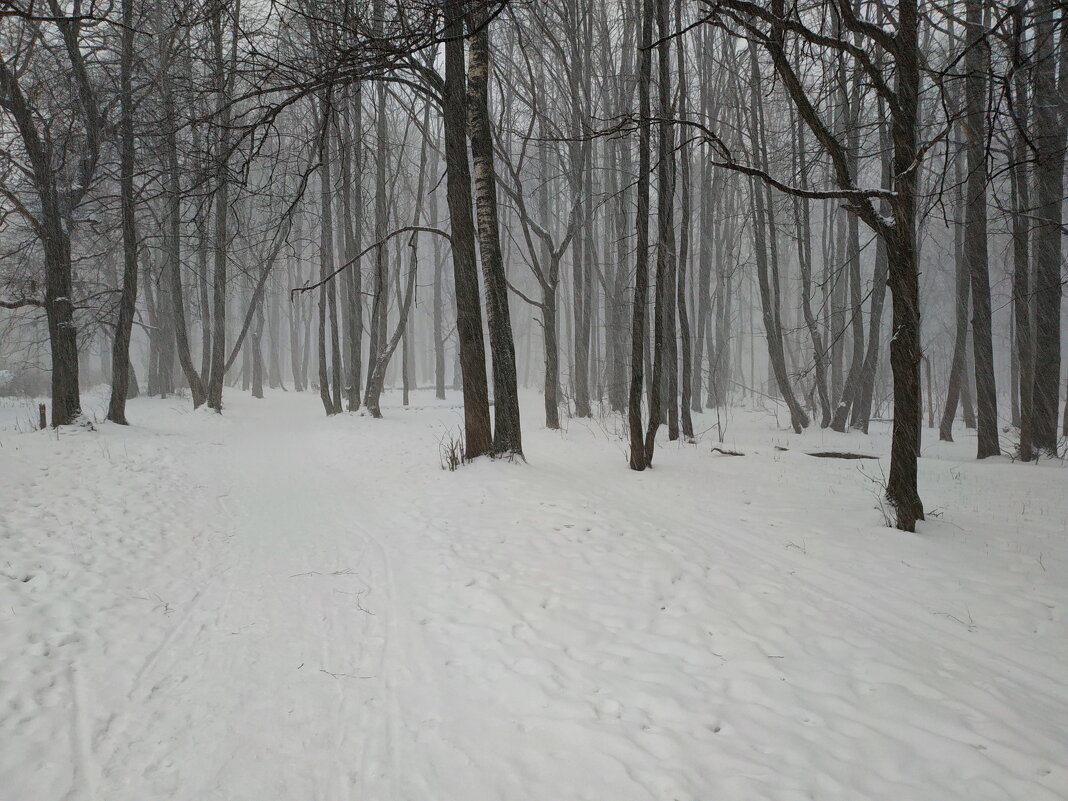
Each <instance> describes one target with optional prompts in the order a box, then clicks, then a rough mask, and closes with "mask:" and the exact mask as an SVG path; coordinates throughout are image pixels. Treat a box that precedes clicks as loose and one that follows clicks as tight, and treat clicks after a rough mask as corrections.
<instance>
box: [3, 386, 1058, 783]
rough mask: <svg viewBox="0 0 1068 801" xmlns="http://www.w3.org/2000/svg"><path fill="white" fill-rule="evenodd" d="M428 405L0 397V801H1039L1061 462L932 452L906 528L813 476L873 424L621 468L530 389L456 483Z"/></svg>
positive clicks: (745, 417)
mask: <svg viewBox="0 0 1068 801" xmlns="http://www.w3.org/2000/svg"><path fill="white" fill-rule="evenodd" d="M389 400H392V401H393V402H394V403H395V402H396V396H391V397H390V398H389ZM452 403H453V402H449V403H444V404H443V403H438V402H435V401H433V400H432V399H431V398H430V396H429V395H426V394H425V393H422V392H420V393H417V394H416V395H415V397H414V400H413V407H412V408H411V409H407V410H402V409H400V408H397V407H396V406H395V405H391V406H387V408H386V414H387V419H385V420H380V421H379V420H372V419H370V418H368V417H363V416H358V415H349V414H346V415H342V416H339V417H336V418H333V419H326V418H325V417H323V415H322V412H321V406H320V405H319V401H318V398H317V397H315V396H314V395H312V394H304V395H299V396H298V395H295V394H293V393H290V394H288V395H282V394H277V393H276V394H273V395H272V396H270V397H269V398H268V399H266V400H264V401H254V400H252V399H251V398H248V397H247V396H241V395H239V394H238V393H236V392H229V393H228V394H227V412H226V414H225V415H224V416H221V417H220V416H217V415H214V414H211V413H208V412H196V413H194V412H192V411H190V409H189V408H188V406H187V403H186V402H185V401H183V400H181V399H174V400H165V401H161V400H154V399H139V400H136V401H134V402H132V403H131V404H130V409H129V417H130V419H131V421H132V422H133V423H134V425H133V426H131V427H130V428H120V427H117V426H113V425H98V426H97V430H96V431H92V432H90V431H84V430H66V429H65V430H63V431H62V432H60V433H59V434H58V436H57V434H56V433H55V432H29V431H27V429H28V428H29V425H28V421H30V420H32V419H33V418H34V417H35V416H36V414H35V412H34V411H33V410H32V408H31V407H29V406H26V405H19V404H15V405H13V406H7V407H5V408H2V409H0V426H2V427H0V799H3V801H52V800H53V799H55V800H58V799H94V800H95V801H127V800H128V801H161V800H162V799H188V801H209V800H210V799H225V800H226V801H231V800H232V801H239V800H240V801H318V800H320V799H321V800H322V801H334V800H340V799H346V800H347V799H353V801H505V800H506V799H507V800H511V799H517V800H518V799H530V801H549V799H552V800H553V801H570V800H571V799H576V800H577V799H589V800H591V801H594V800H595V801H631V800H633V801H638V800H639V799H649V800H650V801H671V799H680V800H687V801H690V800H692V801H698V800H700V801H707V800H710V799H716V801H733V800H735V799H736V800H737V801H751V800H753V799H782V800H783V801H786V800H787V799H820V800H821V801H822V800H825V799H826V800H830V799H841V801H861V800H863V799H887V800H888V801H891V800H892V801H921V800H922V801H927V800H928V799H929V800H930V801H949V800H950V799H962V801H963V800H966V801H984V800H986V799H989V801H1006V799H1020V800H1021V801H1022V800H1024V799H1026V801H1064V799H1065V798H1068V623H1066V620H1068V618H1066V614H1065V613H1066V610H1068V467H1066V466H1065V465H1064V464H1063V463H1059V462H1047V463H1043V464H1040V465H1038V466H1037V467H1036V466H1033V465H1020V464H1012V463H1010V461H1009V460H1008V459H994V460H987V461H985V462H976V461H975V460H974V459H973V458H972V456H973V454H974V440H973V439H972V438H970V437H964V438H963V441H962V442H960V443H957V444H953V445H944V444H941V443H937V442H933V441H932V440H933V439H934V437H933V436H931V432H926V433H927V435H928V445H927V447H926V448H925V451H924V458H923V459H922V465H921V479H922V495H923V498H924V501H925V503H926V505H927V507H928V509H930V510H932V513H931V515H930V518H929V520H928V522H927V523H926V524H923V525H922V526H921V528H920V531H919V533H917V534H915V535H913V534H904V533H901V532H898V531H895V530H893V529H887V528H885V527H884V526H883V522H882V515H881V513H880V511H879V510H878V509H877V508H876V505H877V497H878V495H879V494H880V492H881V490H880V488H879V481H880V480H881V466H882V467H885V465H886V460H885V458H884V459H883V460H882V461H880V462H876V461H841V460H832V459H815V458H812V457H810V456H807V455H805V453H804V450H816V449H821V448H833V449H836V450H843V449H853V450H860V451H864V452H868V453H873V454H878V455H881V456H883V457H885V455H886V454H887V452H888V437H887V434H886V431H885V430H880V431H879V432H877V433H876V434H875V435H873V436H872V437H870V438H868V437H863V436H859V435H848V436H847V435H838V434H834V433H832V432H828V433H821V432H818V431H816V432H808V433H806V434H805V435H803V436H801V437H797V436H794V435H793V434H791V433H788V432H784V431H783V430H781V428H780V427H778V426H777V424H776V419H775V417H774V416H773V414H771V413H770V412H769V413H762V412H759V411H753V410H750V411H742V410H734V411H732V412H730V413H728V414H727V415H726V416H724V417H722V419H721V422H722V423H725V424H726V434H725V437H724V447H725V448H734V449H737V450H740V451H743V452H744V453H745V456H744V457H729V456H724V455H721V454H718V453H712V452H710V448H711V446H712V445H714V444H718V442H717V441H716V437H715V433H716V430H715V428H714V427H715V426H716V424H717V417H716V415H715V414H704V415H701V416H700V418H699V419H698V421H697V422H698V428H700V429H702V430H704V431H705V434H704V436H703V438H702V441H701V442H700V444H698V445H679V444H675V443H671V444H669V443H667V441H666V437H665V438H664V441H663V442H662V444H661V445H660V447H659V449H658V451H657V460H656V468H655V469H654V470H651V471H647V472H645V473H641V474H638V473H633V472H631V471H629V470H628V469H627V467H626V463H625V446H624V443H623V442H622V441H621V440H620V438H619V432H620V423H619V422H618V421H617V420H614V419H612V418H607V419H601V420H599V421H577V420H571V421H569V430H568V431H567V432H566V433H563V434H561V433H553V432H548V431H546V430H544V429H542V428H541V427H540V425H539V413H540V408H541V400H540V398H538V397H536V396H533V395H531V396H529V397H526V398H525V408H524V412H525V414H526V418H525V419H526V429H525V432H524V434H525V439H526V442H525V444H526V450H527V456H528V459H529V461H528V463H527V464H506V463H489V462H482V463H476V464H474V465H470V466H466V467H464V468H462V469H460V470H459V471H457V472H454V473H450V472H446V471H443V470H442V469H441V468H440V464H439V463H440V457H439V442H440V440H441V439H442V437H443V436H445V435H446V434H447V433H449V432H453V431H455V430H456V429H457V428H458V426H459V424H460V420H461V413H460V410H459V409H458V408H455V407H454V406H453V405H452ZM87 406H89V407H90V408H95V409H97V410H99V409H100V408H101V407H102V406H103V403H102V401H100V400H99V399H97V400H95V401H90V402H89V403H88V404H87ZM98 414H99V413H98ZM779 422H785V420H781V421H779ZM19 428H21V429H22V432H20V431H18V430H17V429H19ZM776 446H778V448H787V449H788V450H779V449H778V448H777V447H776Z"/></svg>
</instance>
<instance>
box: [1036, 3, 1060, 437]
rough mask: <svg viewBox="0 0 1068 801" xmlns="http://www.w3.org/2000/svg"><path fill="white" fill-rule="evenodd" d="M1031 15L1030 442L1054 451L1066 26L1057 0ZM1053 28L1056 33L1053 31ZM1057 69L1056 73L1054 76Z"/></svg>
mask: <svg viewBox="0 0 1068 801" xmlns="http://www.w3.org/2000/svg"><path fill="white" fill-rule="evenodd" d="M1036 8H1037V14H1036V19H1035V23H1036V24H1035V32H1034V37H1035V93H1034V103H1033V108H1034V122H1035V124H1034V136H1033V140H1034V143H1035V210H1034V212H1033V217H1034V226H1035V231H1034V237H1035V239H1034V264H1035V282H1034V286H1033V287H1032V291H1033V292H1034V298H1035V322H1034V324H1035V343H1034V388H1033V390H1032V400H1031V402H1032V441H1033V444H1034V447H1035V448H1037V449H1040V450H1042V451H1045V452H1046V453H1049V454H1052V455H1056V453H1057V411H1058V409H1057V407H1058V403H1057V400H1058V396H1059V391H1060V386H1059V384H1060V371H1061V291H1062V290H1061V237H1062V236H1063V233H1062V230H1061V226H1062V214H1063V211H1062V207H1063V198H1064V159H1065V119H1064V117H1065V114H1068V101H1066V95H1068V31H1066V30H1065V27H1064V25H1065V21H1064V19H1063V18H1062V19H1060V20H1059V21H1058V19H1057V16H1058V9H1060V12H1059V14H1060V16H1061V17H1063V14H1064V11H1063V6H1062V4H1061V3H1059V2H1057V0H1037V2H1036ZM1058 30H1059V35H1058ZM1058 72H1059V73H1060V74H1059V78H1058Z"/></svg>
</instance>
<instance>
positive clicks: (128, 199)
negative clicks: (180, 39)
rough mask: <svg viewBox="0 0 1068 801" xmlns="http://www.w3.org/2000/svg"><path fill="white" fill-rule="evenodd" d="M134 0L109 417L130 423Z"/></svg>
mask: <svg viewBox="0 0 1068 801" xmlns="http://www.w3.org/2000/svg"><path fill="white" fill-rule="evenodd" d="M133 36H134V28H133V0H122V53H121V56H120V59H121V61H120V64H119V72H120V76H119V84H120V89H119V102H120V105H121V112H120V120H119V161H120V164H119V195H120V202H121V205H122V294H121V296H120V298H119V319H118V320H117V322H116V323H115V339H114V343H113V346H112V352H111V400H110V401H109V403H108V420H110V421H111V422H113V423H118V424H119V425H123V426H124V425H126V424H127V423H126V391H127V385H128V383H129V380H130V375H129V372H128V368H129V365H130V332H131V329H132V328H133V318H134V307H135V306H136V305H137V270H138V266H137V244H138V243H137V220H136V217H135V215H136V213H137V211H136V208H135V205H134V131H133V113H134V110H133V60H134V49H133Z"/></svg>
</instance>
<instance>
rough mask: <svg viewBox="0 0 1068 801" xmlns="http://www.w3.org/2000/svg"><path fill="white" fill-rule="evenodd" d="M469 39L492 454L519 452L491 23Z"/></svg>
mask: <svg viewBox="0 0 1068 801" xmlns="http://www.w3.org/2000/svg"><path fill="white" fill-rule="evenodd" d="M472 22H473V23H474V26H475V31H474V33H473V34H472V35H471V38H470V42H471V43H470V61H469V64H468V76H467V77H468V85H467V96H468V110H469V114H470V125H471V156H472V160H473V166H474V179H475V180H474V183H475V186H474V189H475V200H476V202H477V210H478V214H477V221H478V239H479V247H480V251H481V253H482V275H483V279H484V282H485V285H486V317H487V322H488V324H489V338H490V354H491V355H492V357H493V404H494V415H493V453H494V454H495V455H498V456H502V455H515V456H520V457H522V455H523V438H522V433H521V429H520V421H519V389H518V386H517V379H516V367H515V345H514V343H513V341H512V322H511V317H510V314H509V309H508V283H507V278H506V276H505V272H504V260H503V259H502V258H501V240H500V223H499V221H498V218H497V178H496V173H495V170H494V164H493V133H492V131H491V128H490V116H489V73H490V63H489V25H488V20H487V19H484V18H482V17H481V15H476V16H475V17H474V19H473V20H472Z"/></svg>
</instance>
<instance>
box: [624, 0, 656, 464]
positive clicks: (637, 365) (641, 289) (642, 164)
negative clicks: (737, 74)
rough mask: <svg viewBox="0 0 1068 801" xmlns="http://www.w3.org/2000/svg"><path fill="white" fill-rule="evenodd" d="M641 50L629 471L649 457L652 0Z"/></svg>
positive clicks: (644, 9)
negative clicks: (645, 394) (645, 422)
mask: <svg viewBox="0 0 1068 801" xmlns="http://www.w3.org/2000/svg"><path fill="white" fill-rule="evenodd" d="M639 2H640V8H641V13H640V14H639V16H640V23H639V24H640V28H641V34H640V35H641V43H642V44H641V47H640V48H639V50H638V109H639V110H638V126H639V127H638V203H637V211H636V215H635V227H636V231H637V251H636V254H635V265H636V266H635V272H634V305H633V308H632V312H633V319H632V326H631V340H630V343H631V344H630V392H629V393H628V395H629V397H628V408H627V421H628V425H629V428H630V468H631V469H632V470H644V469H645V468H646V467H648V466H649V464H650V458H651V456H652V454H651V453H650V452H649V449H647V448H646V445H645V438H644V430H643V426H642V384H643V377H644V370H645V362H644V359H645V341H646V327H647V326H646V322H645V306H646V303H647V302H648V295H649V169H650V162H651V160H652V158H651V153H650V147H649V133H650V123H649V85H650V83H651V79H652V75H651V73H652V57H651V54H650V47H651V45H652V41H653V29H652V20H653V3H652V0H639Z"/></svg>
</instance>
